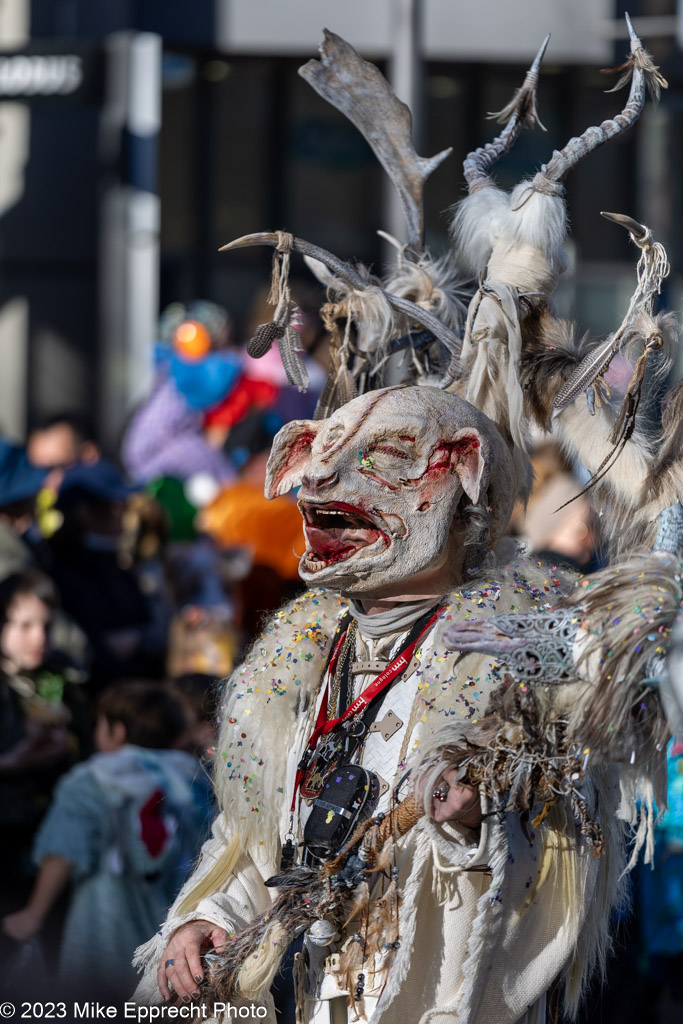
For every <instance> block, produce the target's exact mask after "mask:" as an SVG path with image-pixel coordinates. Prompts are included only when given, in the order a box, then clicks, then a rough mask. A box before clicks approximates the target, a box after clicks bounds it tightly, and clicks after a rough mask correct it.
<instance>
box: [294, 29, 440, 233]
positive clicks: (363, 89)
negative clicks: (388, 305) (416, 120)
mask: <svg viewBox="0 0 683 1024" xmlns="http://www.w3.org/2000/svg"><path fill="white" fill-rule="evenodd" d="M323 33H324V36H325V38H324V41H323V43H322V45H321V46H320V60H309V61H308V62H307V63H306V64H304V65H303V66H302V67H300V68H299V74H300V75H301V77H302V78H304V79H305V80H306V81H307V82H308V84H309V85H310V86H312V87H313V88H314V89H315V91H316V92H317V93H318V95H320V96H322V97H323V99H325V100H327V102H328V103H331V104H332V106H333V107H336V108H337V110H340V111H341V112H342V114H345V115H346V117H348V119H349V120H350V121H351V123H352V124H354V125H355V126H356V128H357V129H358V130H359V132H361V134H362V135H363V136H364V137H365V139H366V140H367V142H368V143H369V144H370V146H371V147H372V150H373V152H374V154H375V156H376V157H377V159H378V160H379V162H380V163H381V165H382V167H383V168H384V170H385V171H386V172H387V174H388V175H389V177H390V178H391V181H392V183H393V185H394V188H395V189H396V191H397V192H398V195H399V198H400V200H401V204H402V206H403V211H404V213H405V215H406V220H407V221H408V245H409V248H410V249H411V250H413V251H414V252H415V253H420V252H421V251H422V246H423V237H422V236H423V227H424V224H423V222H424V216H423V209H422V191H423V187H424V183H425V181H426V180H427V178H428V177H429V175H430V174H431V173H432V171H434V170H436V168H437V167H438V166H439V164H440V163H441V162H442V161H443V160H445V159H446V157H447V156H448V155H449V154H450V152H451V149H444V150H443V152H442V153H438V154H437V155H436V156H433V157H429V158H427V157H421V156H418V155H417V153H416V151H415V147H414V145H413V139H412V126H413V123H412V117H411V114H410V110H409V109H408V107H407V106H406V105H405V103H402V102H401V100H399V98H398V97H397V96H396V93H395V92H394V90H393V89H392V88H391V86H390V85H389V83H388V82H387V80H386V78H385V77H384V75H383V74H382V73H381V71H379V70H378V68H376V67H375V66H374V64H370V63H368V62H367V61H365V60H363V59H362V57H361V56H360V55H359V54H358V53H357V52H356V50H354V48H353V47H352V46H351V45H349V43H347V42H346V40H344V39H342V38H341V36H338V35H335V33H334V32H330V31H328V29H323Z"/></svg>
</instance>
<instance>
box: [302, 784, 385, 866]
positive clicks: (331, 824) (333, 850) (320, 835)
mask: <svg viewBox="0 0 683 1024" xmlns="http://www.w3.org/2000/svg"><path fill="white" fill-rule="evenodd" d="M379 792H380V785H379V780H378V778H377V776H376V775H374V774H373V773H372V772H369V771H368V770H367V769H366V768H363V767H361V765H358V764H349V765H346V766H345V767H343V768H333V769H332V771H331V772H329V773H328V775H327V777H326V779H325V781H324V783H323V785H322V789H321V790H320V794H319V796H317V797H316V798H315V800H314V801H313V804H312V806H311V813H310V814H309V816H308V820H307V822H306V825H305V827H304V851H305V856H304V859H305V860H306V861H308V862H309V863H310V860H311V859H313V860H315V861H318V860H327V859H328V858H330V857H334V856H335V855H336V854H337V853H338V852H339V851H340V850H341V848H342V847H343V846H344V843H345V842H346V841H347V840H348V839H349V838H350V837H351V835H352V834H353V832H354V830H355V828H356V826H357V825H359V824H360V823H361V822H363V821H365V820H366V819H367V818H369V817H370V816H371V815H372V814H373V813H374V810H375V808H376V806H377V801H378V800H379Z"/></svg>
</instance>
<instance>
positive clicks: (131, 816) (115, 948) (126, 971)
mask: <svg viewBox="0 0 683 1024" xmlns="http://www.w3.org/2000/svg"><path fill="white" fill-rule="evenodd" d="M97 710H98V715H97V726H96V730H95V745H96V747H97V749H98V751H99V752H98V753H97V754H95V755H93V756H92V757H91V758H89V759H88V760H87V761H85V762H84V763H82V764H79V765H77V766H76V767H75V768H73V769H72V770H71V771H70V772H68V774H67V775H65V776H64V778H63V779H62V780H61V781H60V783H59V784H58V786H57V789H56V793H55V799H54V802H53V804H52V806H51V808H50V810H49V811H48V813H47V816H46V818H45V820H44V821H43V824H42V826H41V828H40V830H39V832H38V836H37V839H36V844H35V848H34V859H35V861H36V863H37V864H38V865H39V872H38V876H37V879H36V882H35V885H34V887H33V891H32V893H31V896H30V898H29V901H28V903H27V905H26V906H25V907H24V909H23V910H21V911H19V912H18V913H16V914H11V915H9V916H7V917H5V919H4V921H3V929H4V931H5V933H6V934H7V935H9V936H10V937H11V938H13V939H15V940H16V941H18V942H27V941H28V940H29V939H31V938H32V937H33V936H34V935H36V934H38V933H39V932H40V931H41V929H42V927H43V925H44V922H45V919H46V917H47V915H48V913H49V911H50V909H51V908H52V907H53V905H54V904H55V902H56V901H57V899H58V897H59V895H60V893H61V892H62V891H63V889H64V888H65V887H66V886H67V885H68V884H69V883H72V884H73V895H72V898H71V903H70V907H69V911H68V914H67V920H66V924H65V928H64V934H63V939H62V947H61V956H60V966H59V974H60V978H61V980H62V981H63V983H64V985H65V988H66V992H67V994H69V995H78V996H82V995H87V996H92V997H96V998H98V999H102V998H109V999H123V998H125V997H126V996H127V995H129V994H130V992H131V991H132V989H133V987H134V982H135V972H134V970H133V968H132V967H131V964H130V962H131V958H132V956H133V952H134V951H135V948H136V946H138V945H139V944H140V943H141V942H144V941H146V940H147V939H148V938H149V935H150V934H152V933H153V932H154V931H156V929H157V928H158V926H159V922H160V921H161V920H163V918H164V916H165V914H166V911H167V908H168V907H169V905H170V904H171V903H172V902H173V899H174V897H175V895H176V893H177V892H178V890H179V889H180V887H181V885H182V883H183V882H184V880H185V878H186V876H187V875H188V873H189V872H190V870H191V868H192V866H193V862H194V859H195V856H196V854H197V852H198V851H199V848H200V846H201V844H202V842H203V840H204V839H205V837H206V834H207V832H208V828H209V825H210V816H211V786H210V782H209V780H208V778H207V777H206V774H205V771H204V769H203V768H202V767H201V766H200V764H199V761H198V760H197V759H196V758H195V757H193V756H192V755H191V754H188V753H186V752H185V751H184V750H182V749H174V748H178V747H180V746H182V745H183V743H184V733H185V731H186V720H185V716H184V713H183V709H182V707H181V705H180V703H179V702H178V700H177V699H176V698H175V697H174V696H173V694H172V693H171V692H169V690H168V689H166V688H165V687H164V686H163V685H161V684H152V683H137V682H136V683H121V684H118V685H116V686H113V687H110V688H109V689H108V690H106V691H105V692H104V693H103V694H102V695H101V698H100V701H99V703H98V709H97Z"/></svg>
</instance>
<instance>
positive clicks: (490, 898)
mask: <svg viewBox="0 0 683 1024" xmlns="http://www.w3.org/2000/svg"><path fill="white" fill-rule="evenodd" d="M561 594H562V590H561V588H560V585H559V580H558V579H557V576H556V574H555V573H554V572H551V571H550V569H549V567H539V566H538V565H537V564H535V563H534V564H531V565H523V566H522V565H514V564H513V565H512V566H510V567H508V568H507V569H506V570H504V571H503V572H501V573H498V574H496V575H491V576H490V577H487V576H486V575H481V576H479V577H478V578H476V579H474V580H472V581H471V582H470V583H468V584H467V585H463V587H462V588H461V589H459V590H458V591H456V592H454V593H453V594H451V595H450V597H449V598H448V606H447V608H446V609H445V610H444V612H443V613H442V615H441V617H440V620H439V621H438V622H437V624H436V626H435V627H434V628H433V629H432V631H431V633H430V635H429V636H428V637H427V638H426V639H425V641H424V642H423V644H422V647H421V649H420V650H419V651H418V652H416V654H417V655H419V656H417V657H416V661H415V663H414V664H413V665H411V666H410V668H409V674H408V675H407V676H406V679H405V680H404V683H403V686H404V687H410V688H411V689H412V690H413V691H414V696H415V702H414V705H413V708H414V712H413V714H412V716H411V724H412V726H413V731H412V733H411V736H410V740H409V747H410V749H411V750H412V751H416V750H418V749H419V747H420V745H421V744H425V743H426V742H428V740H429V737H430V735H431V734H433V733H434V732H435V731H436V730H438V729H439V728H440V727H441V726H442V725H443V724H444V722H445V721H446V720H451V721H452V720H453V718H454V717H455V716H457V718H458V719H461V720H462V721H463V722H469V721H471V722H476V721H477V720H478V717H479V716H480V715H481V714H482V713H483V711H484V708H485V707H486V704H487V701H488V697H489V694H490V691H491V689H492V688H493V687H494V686H495V685H496V684H497V683H499V682H500V679H501V676H500V670H499V667H498V664H497V662H495V660H493V659H491V658H490V657H487V656H482V655H467V656H464V657H459V656H458V655H457V654H454V653H452V652H448V651H447V650H446V648H445V646H444V644H443V642H442V633H443V630H444V629H446V628H447V627H448V625H449V624H451V623H452V622H453V621H454V620H455V619H463V620H467V619H469V618H470V617H477V618H480V617H482V616H485V615H487V614H494V613H496V612H504V611H527V612H528V611H529V610H531V609H533V608H536V609H539V610H540V609H545V608H547V607H549V606H551V605H553V604H554V603H556V601H557V600H558V598H559V597H560V596H561ZM343 610H344V606H343V605H342V604H341V602H340V599H339V598H338V597H337V596H336V595H334V594H331V593H329V592H326V591H320V590H318V591H309V592H307V593H306V594H305V595H304V596H303V597H302V598H300V599H299V600H297V601H295V602H294V603H293V604H291V605H290V606H289V607H287V608H286V609H284V610H283V611H281V612H278V613H277V615H276V616H275V617H274V618H273V619H272V620H271V622H270V623H269V625H268V627H267V628H266V631H265V633H264V635H263V636H262V637H261V638H259V640H257V641H256V643H255V644H254V647H253V648H252V651H251V653H250V655H249V656H248V658H247V660H246V662H245V664H244V665H242V666H240V668H238V669H237V670H236V672H235V673H234V674H233V676H232V677H231V679H230V680H229V681H228V683H227V684H226V688H225V694H226V696H225V700H224V704H223V709H222V711H221V719H222V724H221V733H220V740H219V744H218V748H217V755H216V760H217V767H216V785H217V790H218V794H219V799H220V803H221V808H222V813H221V815H220V817H219V818H218V819H217V821H216V823H215V826H214V835H213V838H212V839H211V840H210V841H209V842H208V843H207V844H206V845H205V847H204V850H203V852H202V858H201V861H200V863H199V865H198V867H197V870H196V871H195V874H194V875H193V876H192V878H191V879H190V880H189V882H188V883H187V885H186V886H185V887H184V889H183V890H182V892H181V893H180V895H179V897H178V899H177V900H176V902H175V904H174V906H173V907H172V908H171V911H170V913H169V916H168V918H167V921H166V922H165V924H164V925H163V927H162V928H161V930H160V932H159V933H158V935H157V936H156V937H155V938H154V939H152V940H151V941H150V942H149V943H148V944H147V945H146V946H145V947H142V948H141V949H140V951H139V953H138V963H139V965H140V966H141V967H144V969H145V975H144V978H143V980H142V982H141V984H140V987H139V988H138V991H137V993H136V998H137V999H138V1000H139V1001H140V1002H152V1001H158V1000H159V995H158V991H157V988H156V969H157V966H158V961H159V958H160V956H161V953H162V951H163V949H164V948H165V946H166V943H167V941H168V939H169V937H170V936H171V934H172V933H173V932H174V931H175V930H176V929H177V928H178V927H180V925H182V924H184V923H186V922H187V921H191V920H195V919H205V920H209V921H213V922H216V923H218V924H220V925H221V927H223V928H225V929H226V930H227V931H228V932H229V933H234V932H236V931H239V930H240V929H241V928H243V927H244V925H245V924H246V923H247V922H248V921H249V920H250V919H252V918H253V917H254V916H255V915H256V914H258V913H260V912H262V911H263V910H264V909H266V907H267V906H268V903H269V901H270V899H271V893H272V890H268V889H266V888H265V886H264V885H263V880H264V879H265V878H267V877H269V875H272V874H273V873H275V872H276V870H277V869H278V864H279V857H280V840H281V837H282V836H284V834H285V833H286V831H287V828H288V812H289V805H290V801H291V793H292V787H293V783H294V775H295V771H296V765H297V763H298V761H299V759H300V756H301V753H302V751H303V747H304V745H305V743H306V740H307V738H308V735H309V733H310V731H311V722H312V719H313V717H314V716H313V711H314V707H315V702H316V696H317V694H318V691H319V686H320V679H321V673H322V668H323V665H324V661H325V657H326V654H327V652H328V650H329V647H330V644H331V638H332V636H333V634H334V631H335V628H336V624H337V619H338V617H339V615H340V614H341V612H342V611H343ZM395 700H396V698H395V697H393V696H392V693H391V691H390V692H389V694H388V696H386V697H385V698H384V701H385V704H386V706H387V707H390V706H392V702H395ZM383 713H384V710H383V709H382V710H380V717H381V715H382V714H383ZM364 763H365V764H366V767H369V768H370V769H372V768H373V764H372V763H371V762H370V761H369V760H368V757H367V756H366V759H365V761H364ZM396 767H397V768H398V766H396ZM388 781H390V782H392V783H393V782H395V781H396V780H395V779H390V780H388ZM594 785H595V786H596V787H597V788H598V789H599V795H600V806H601V819H602V822H603V828H604V829H605V831H606V832H607V840H608V845H609V850H608V854H607V855H606V856H605V857H603V858H600V859H599V860H598V859H596V858H595V857H593V856H592V854H591V853H590V851H589V850H588V848H587V847H586V845H585V844H584V842H583V840H582V838H581V836H580V835H579V833H578V829H577V828H576V826H575V824H574V822H573V820H571V818H570V816H569V815H567V816H565V815H564V814H563V812H561V811H554V812H552V813H551V815H550V816H549V817H548V818H547V819H546V821H545V823H544V824H543V825H541V826H540V827H539V828H537V829H536V830H535V833H534V832H533V831H532V832H531V837H530V838H531V842H530V841H529V840H528V839H526V838H525V837H524V835H523V833H522V830H521V828H520V824H519V819H518V816H517V815H514V814H511V815H508V816H506V818H505V820H504V821H499V820H498V819H497V818H488V819H487V818H485V819H484V822H483V825H482V829H481V838H480V841H479V843H478V846H477V849H476V852H475V853H474V855H473V836H474V834H473V833H471V832H470V831H469V830H467V829H464V828H459V827H455V826H448V825H447V826H437V825H435V824H434V823H432V822H429V821H428V820H427V819H423V820H422V821H421V822H420V823H419V824H418V825H417V826H415V827H414V828H413V829H412V830H411V831H410V832H409V833H408V834H407V836H406V837H405V839H404V840H403V842H402V844H401V852H400V856H399V870H400V885H401V888H402V890H403V905H402V908H401V911H400V933H401V947H400V949H399V950H398V951H397V952H396V955H395V958H394V960H393V963H392V964H391V967H390V970H389V974H388V979H387V983H386V987H385V988H384V991H383V993H382V996H381V999H380V1001H379V1003H378V1005H377V1007H376V1009H374V1011H373V1012H371V1016H370V1019H371V1021H372V1024H394V1022H395V1024H399V1022H403V1021H407V1020H410V1021H411V1022H413V1021H414V1022H417V1021H420V1022H422V1021H424V1022H427V1021H430V1022H443V1024H445V1022H447V1021H448V1022H453V1024H455V1022H457V1024H515V1022H517V1021H519V1020H528V1021H532V1020H535V1016H534V1015H535V1013H536V1007H535V1004H537V1002H538V1000H539V999H541V1000H542V999H543V997H544V994H545V992H546V991H547V989H548V988H549V987H550V986H551V985H552V983H553V981H554V980H555V979H556V978H557V977H558V976H560V975H563V976H564V978H565V980H566V981H567V997H566V1001H567V1005H568V1006H569V1007H573V1006H575V1005H576V1002H577V1000H578V995H579V992H580V989H581V986H582V983H583V981H584V976H583V975H584V971H585V966H586V963H587V962H588V961H589V960H592V959H593V955H594V954H595V952H596V950H597V949H598V947H602V946H604V944H605V942H606V941H607V940H606V931H605V929H606V925H607V914H608V908H609V907H610V906H611V905H612V904H613V903H614V902H615V899H616V898H617V890H618V884H617V876H618V874H619V840H618V837H617V836H616V835H614V832H615V831H617V826H616V807H617V804H618V800H619V787H618V784H617V783H616V781H615V780H614V779H613V778H611V779H610V778H608V777H607V775H605V776H603V777H601V778H600V779H599V780H594ZM610 833H612V835H610ZM231 843H232V847H231ZM235 847H236V848H235ZM228 848H231V850H232V853H233V854H234V856H233V857H232V859H233V860H234V861H235V863H234V868H233V870H232V872H231V874H230V877H229V878H228V879H227V880H225V881H224V882H223V883H222V884H221V885H220V887H219V888H218V890H217V891H215V892H211V893H208V894H206V895H202V894H201V892H200V887H201V883H202V880H203V879H206V877H207V875H208V873H209V872H210V870H211V868H212V867H214V866H215V865H216V864H217V862H218V861H219V859H220V858H221V857H225V855H226V850H227V849H228ZM237 850H238V851H239V854H237ZM482 868H484V869H486V870H482ZM193 892H194V893H196V894H197V895H199V896H201V898H200V900H199V902H198V903H197V902H196V896H195V898H194V899H193V896H192V894H193ZM309 975H310V971H309ZM318 982H319V984H320V985H322V986H323V989H322V991H323V994H324V995H327V996H328V997H329V996H330V995H333V994H334V993H335V991H336V988H335V985H334V978H333V976H330V975H329V973H328V975H327V976H326V977H320V978H319V979H318ZM310 994H311V996H312V997H313V996H314V995H315V993H310ZM263 1002H264V1005H266V1006H267V1007H268V1011H269V1015H268V1017H267V1019H268V1020H272V1021H273V1022H274V1020H275V1017H274V1012H273V1009H272V1003H271V1000H270V996H269V995H267V994H266V995H265V996H264V998H263ZM306 1007H307V1013H308V1020H315V1021H316V1022H317V1021H319V1020H325V1021H327V1020H329V1017H325V1016H323V1015H322V1012H321V1005H320V1003H318V1005H317V1006H316V1003H315V1000H314V999H313V998H311V999H308V1000H307V1002H306ZM527 1014H528V1016H527Z"/></svg>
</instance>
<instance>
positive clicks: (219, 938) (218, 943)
mask: <svg viewBox="0 0 683 1024" xmlns="http://www.w3.org/2000/svg"><path fill="white" fill-rule="evenodd" d="M227 941H228V933H227V932H226V931H225V929H224V928H214V929H213V931H212V932H211V945H212V947H213V948H214V949H215V950H216V952H218V953H222V952H223V946H225V944H226V942H227Z"/></svg>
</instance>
